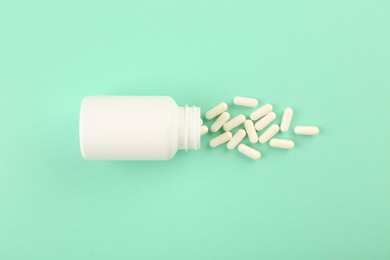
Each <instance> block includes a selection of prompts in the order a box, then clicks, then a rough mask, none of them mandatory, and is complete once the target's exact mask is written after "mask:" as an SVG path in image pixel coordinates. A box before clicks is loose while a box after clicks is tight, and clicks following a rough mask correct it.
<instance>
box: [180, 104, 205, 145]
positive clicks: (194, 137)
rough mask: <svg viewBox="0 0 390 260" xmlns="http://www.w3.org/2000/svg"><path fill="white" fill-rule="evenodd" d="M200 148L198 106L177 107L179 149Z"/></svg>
mask: <svg viewBox="0 0 390 260" xmlns="http://www.w3.org/2000/svg"><path fill="white" fill-rule="evenodd" d="M199 148H200V108H199V107H195V106H193V107H189V106H187V105H186V106H185V107H179V149H181V150H186V151H187V150H198V149H199Z"/></svg>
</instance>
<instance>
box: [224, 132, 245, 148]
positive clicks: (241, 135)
mask: <svg viewBox="0 0 390 260" xmlns="http://www.w3.org/2000/svg"><path fill="white" fill-rule="evenodd" d="M245 136H246V132H245V130H244V129H240V130H238V131H237V133H235V134H234V135H233V137H232V139H230V141H229V142H228V143H227V145H226V147H227V148H228V149H229V150H233V149H234V148H236V146H237V145H238V144H239V143H241V141H242V140H243V139H244V137H245Z"/></svg>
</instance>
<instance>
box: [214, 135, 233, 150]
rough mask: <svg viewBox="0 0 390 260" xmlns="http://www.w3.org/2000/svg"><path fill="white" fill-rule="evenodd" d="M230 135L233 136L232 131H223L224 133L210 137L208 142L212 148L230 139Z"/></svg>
mask: <svg viewBox="0 0 390 260" xmlns="http://www.w3.org/2000/svg"><path fill="white" fill-rule="evenodd" d="M232 136H233V135H232V133H230V132H225V133H223V134H221V135H218V136H217V137H215V138H213V139H211V140H210V142H209V145H210V147H212V148H214V147H217V146H219V145H221V144H224V143H226V142H227V141H229V140H230V139H232Z"/></svg>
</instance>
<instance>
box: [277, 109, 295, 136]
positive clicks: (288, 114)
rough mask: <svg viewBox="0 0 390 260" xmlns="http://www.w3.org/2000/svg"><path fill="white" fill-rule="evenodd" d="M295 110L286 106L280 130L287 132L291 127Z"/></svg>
mask: <svg viewBox="0 0 390 260" xmlns="http://www.w3.org/2000/svg"><path fill="white" fill-rule="evenodd" d="M293 114H294V111H293V110H292V109H291V108H289V107H288V108H286V109H285V110H284V113H283V117H282V123H281V124H280V131H282V132H287V131H288V129H289V128H290V124H291V119H292V116H293Z"/></svg>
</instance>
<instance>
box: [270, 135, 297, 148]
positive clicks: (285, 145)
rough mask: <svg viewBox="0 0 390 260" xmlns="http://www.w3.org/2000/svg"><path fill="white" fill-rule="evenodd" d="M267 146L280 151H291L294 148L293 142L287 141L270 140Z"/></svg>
mask: <svg viewBox="0 0 390 260" xmlns="http://www.w3.org/2000/svg"><path fill="white" fill-rule="evenodd" d="M269 144H270V145H271V146H272V147H275V148H280V149H292V148H294V141H292V140H287V139H276V138H272V139H271V141H269Z"/></svg>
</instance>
